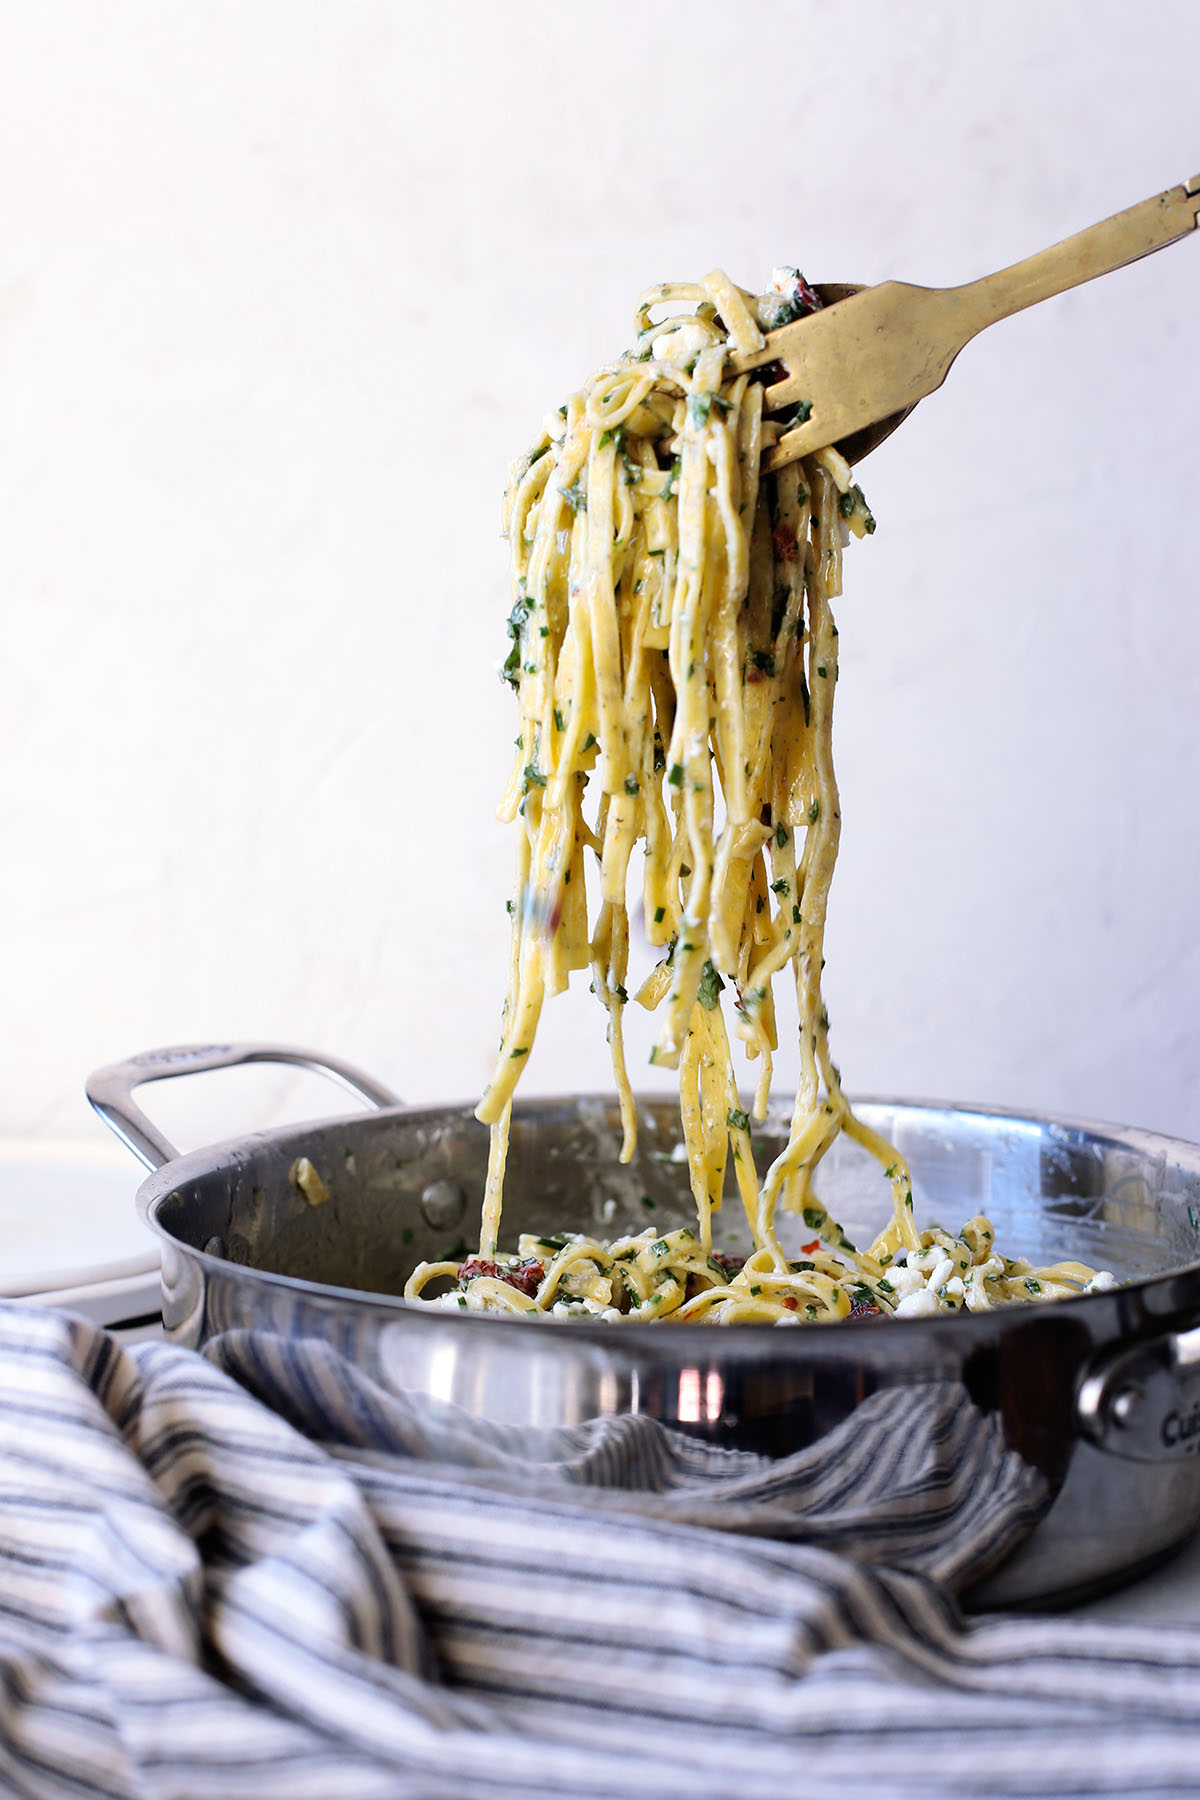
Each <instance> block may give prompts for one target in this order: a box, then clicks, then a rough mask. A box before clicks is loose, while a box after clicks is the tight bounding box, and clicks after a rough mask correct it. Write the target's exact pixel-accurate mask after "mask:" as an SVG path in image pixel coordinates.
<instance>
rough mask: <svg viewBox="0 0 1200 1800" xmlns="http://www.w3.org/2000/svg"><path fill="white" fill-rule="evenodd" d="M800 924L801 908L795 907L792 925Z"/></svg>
mask: <svg viewBox="0 0 1200 1800" xmlns="http://www.w3.org/2000/svg"><path fill="white" fill-rule="evenodd" d="M799 923H800V908H799V907H798V906H793V908H792V924H793V925H798V924H799Z"/></svg>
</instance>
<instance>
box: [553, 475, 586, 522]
mask: <svg viewBox="0 0 1200 1800" xmlns="http://www.w3.org/2000/svg"><path fill="white" fill-rule="evenodd" d="M558 491H559V493H560V494H561V495H562V497H563V499H564V500H565V501H566V503H567V505H568V506H569V507H570V509H571V511H572V512H573V513H581V512H586V511H587V489H586V488H585V487H584V484H583V477H582V476H580V477H579V479H578V481H573V482H572V483H571V485H570V487H565V488H559V490H558Z"/></svg>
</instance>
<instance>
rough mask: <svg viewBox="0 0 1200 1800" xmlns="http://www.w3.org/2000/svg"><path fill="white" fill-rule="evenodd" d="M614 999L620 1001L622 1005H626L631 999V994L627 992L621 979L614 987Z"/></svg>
mask: <svg viewBox="0 0 1200 1800" xmlns="http://www.w3.org/2000/svg"><path fill="white" fill-rule="evenodd" d="M613 999H614V1000H617V1001H619V1002H620V1004H621V1005H622V1006H624V1005H626V1003H627V1002H628V1000H629V995H628V994H627V993H626V992H625V989H624V988H623V987H622V986H621V983H620V982H619V981H618V982H617V984H616V986H615V987H614V988H613Z"/></svg>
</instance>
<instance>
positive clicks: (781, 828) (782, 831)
mask: <svg viewBox="0 0 1200 1800" xmlns="http://www.w3.org/2000/svg"><path fill="white" fill-rule="evenodd" d="M787 841H788V834H787V826H786V825H777V826H776V827H775V842H776V843H777V844H778V846H779V848H780V849H781V850H782V849H783V847H784V845H785V844H786V843H787Z"/></svg>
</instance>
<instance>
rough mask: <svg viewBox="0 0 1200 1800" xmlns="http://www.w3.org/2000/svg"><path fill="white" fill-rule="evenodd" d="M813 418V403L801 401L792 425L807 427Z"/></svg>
mask: <svg viewBox="0 0 1200 1800" xmlns="http://www.w3.org/2000/svg"><path fill="white" fill-rule="evenodd" d="M811 417H812V401H811V400H801V402H800V404H799V406H797V408H796V417H795V418H794V419H793V420H792V423H793V425H805V424H807V422H808V420H809V419H810V418H811Z"/></svg>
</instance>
